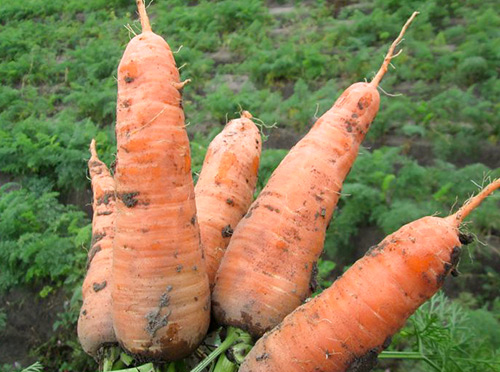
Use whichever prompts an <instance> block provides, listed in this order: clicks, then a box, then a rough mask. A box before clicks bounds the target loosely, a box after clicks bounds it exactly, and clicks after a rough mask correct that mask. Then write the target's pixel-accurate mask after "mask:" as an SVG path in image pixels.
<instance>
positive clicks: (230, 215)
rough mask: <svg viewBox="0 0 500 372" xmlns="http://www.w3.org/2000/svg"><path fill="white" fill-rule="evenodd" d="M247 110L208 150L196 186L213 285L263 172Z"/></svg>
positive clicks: (256, 135)
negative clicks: (231, 238)
mask: <svg viewBox="0 0 500 372" xmlns="http://www.w3.org/2000/svg"><path fill="white" fill-rule="evenodd" d="M251 118H252V115H251V114H250V113H249V112H248V111H243V112H242V114H241V118H240V119H236V120H231V121H230V122H229V123H228V124H227V125H226V127H225V128H224V130H223V131H222V132H221V133H220V134H219V135H218V136H217V137H215V138H214V140H213V141H212V143H210V146H209V147H208V150H207V154H206V156H205V161H204V162H203V167H202V169H201V173H200V177H199V178H198V182H197V183H196V187H195V196H196V209H197V212H198V223H199V225H200V236H201V243H202V246H203V249H204V252H205V257H206V262H207V273H208V278H209V282H210V284H213V283H214V279H215V273H216V272H217V269H218V268H219V263H220V261H221V259H222V256H223V255H224V252H225V250H226V247H227V245H228V244H229V239H230V237H231V235H232V233H233V229H234V228H235V227H236V225H237V224H238V222H239V221H240V219H241V218H242V217H243V216H244V215H245V213H246V211H247V210H248V207H249V206H250V203H252V200H253V192H254V190H255V185H256V183H257V173H258V170H259V161H260V151H261V138H260V134H259V129H258V128H257V127H256V125H255V124H254V123H253V121H252V120H251Z"/></svg>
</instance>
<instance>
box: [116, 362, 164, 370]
mask: <svg viewBox="0 0 500 372" xmlns="http://www.w3.org/2000/svg"><path fill="white" fill-rule="evenodd" d="M115 372H157V369H156V368H155V366H154V365H153V363H147V364H143V365H142V366H139V367H132V368H127V369H119V370H117V371H115Z"/></svg>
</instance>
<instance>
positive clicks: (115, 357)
mask: <svg viewBox="0 0 500 372" xmlns="http://www.w3.org/2000/svg"><path fill="white" fill-rule="evenodd" d="M92 148H93V149H94V151H93V152H92V157H94V154H95V141H94V140H92V142H91V144H90V149H91V151H92ZM120 352H121V350H120V348H119V347H118V346H111V347H106V349H105V350H104V356H103V359H102V371H103V372H107V371H112V370H113V368H114V367H116V365H115V363H116V362H117V361H119V358H120Z"/></svg>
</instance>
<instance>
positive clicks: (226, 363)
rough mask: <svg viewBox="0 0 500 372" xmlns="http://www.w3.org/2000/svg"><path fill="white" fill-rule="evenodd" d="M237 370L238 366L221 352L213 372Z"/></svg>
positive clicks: (232, 371) (233, 371) (234, 371)
mask: <svg viewBox="0 0 500 372" xmlns="http://www.w3.org/2000/svg"><path fill="white" fill-rule="evenodd" d="M237 370H238V366H237V365H236V364H234V363H233V362H231V361H230V360H229V359H228V358H227V357H226V356H225V355H224V354H222V355H221V356H220V358H219V360H218V361H217V364H216V365H215V368H214V371H213V372H236V371H237Z"/></svg>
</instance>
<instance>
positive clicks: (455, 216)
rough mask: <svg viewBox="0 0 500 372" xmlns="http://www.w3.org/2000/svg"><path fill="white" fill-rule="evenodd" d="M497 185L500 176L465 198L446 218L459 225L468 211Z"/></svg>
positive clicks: (474, 207) (499, 182)
mask: <svg viewBox="0 0 500 372" xmlns="http://www.w3.org/2000/svg"><path fill="white" fill-rule="evenodd" d="M499 187H500V178H497V179H496V180H494V181H493V182H491V183H490V184H489V185H488V186H486V187H485V188H484V189H483V190H482V191H481V192H480V193H479V194H477V195H476V196H473V197H471V198H470V199H469V200H467V201H466V202H465V203H464V205H463V206H462V207H461V208H460V209H459V210H458V211H457V212H456V213H454V214H452V215H451V216H449V217H448V218H450V219H452V220H453V222H454V224H455V225H456V226H459V225H460V224H461V223H462V221H463V220H464V219H465V217H467V216H468V215H469V213H470V212H472V211H473V210H474V209H476V208H477V207H478V206H479V204H481V203H482V202H483V200H484V199H486V197H487V196H488V195H490V194H491V193H492V192H493V191H495V190H496V189H498V188H499Z"/></svg>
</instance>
